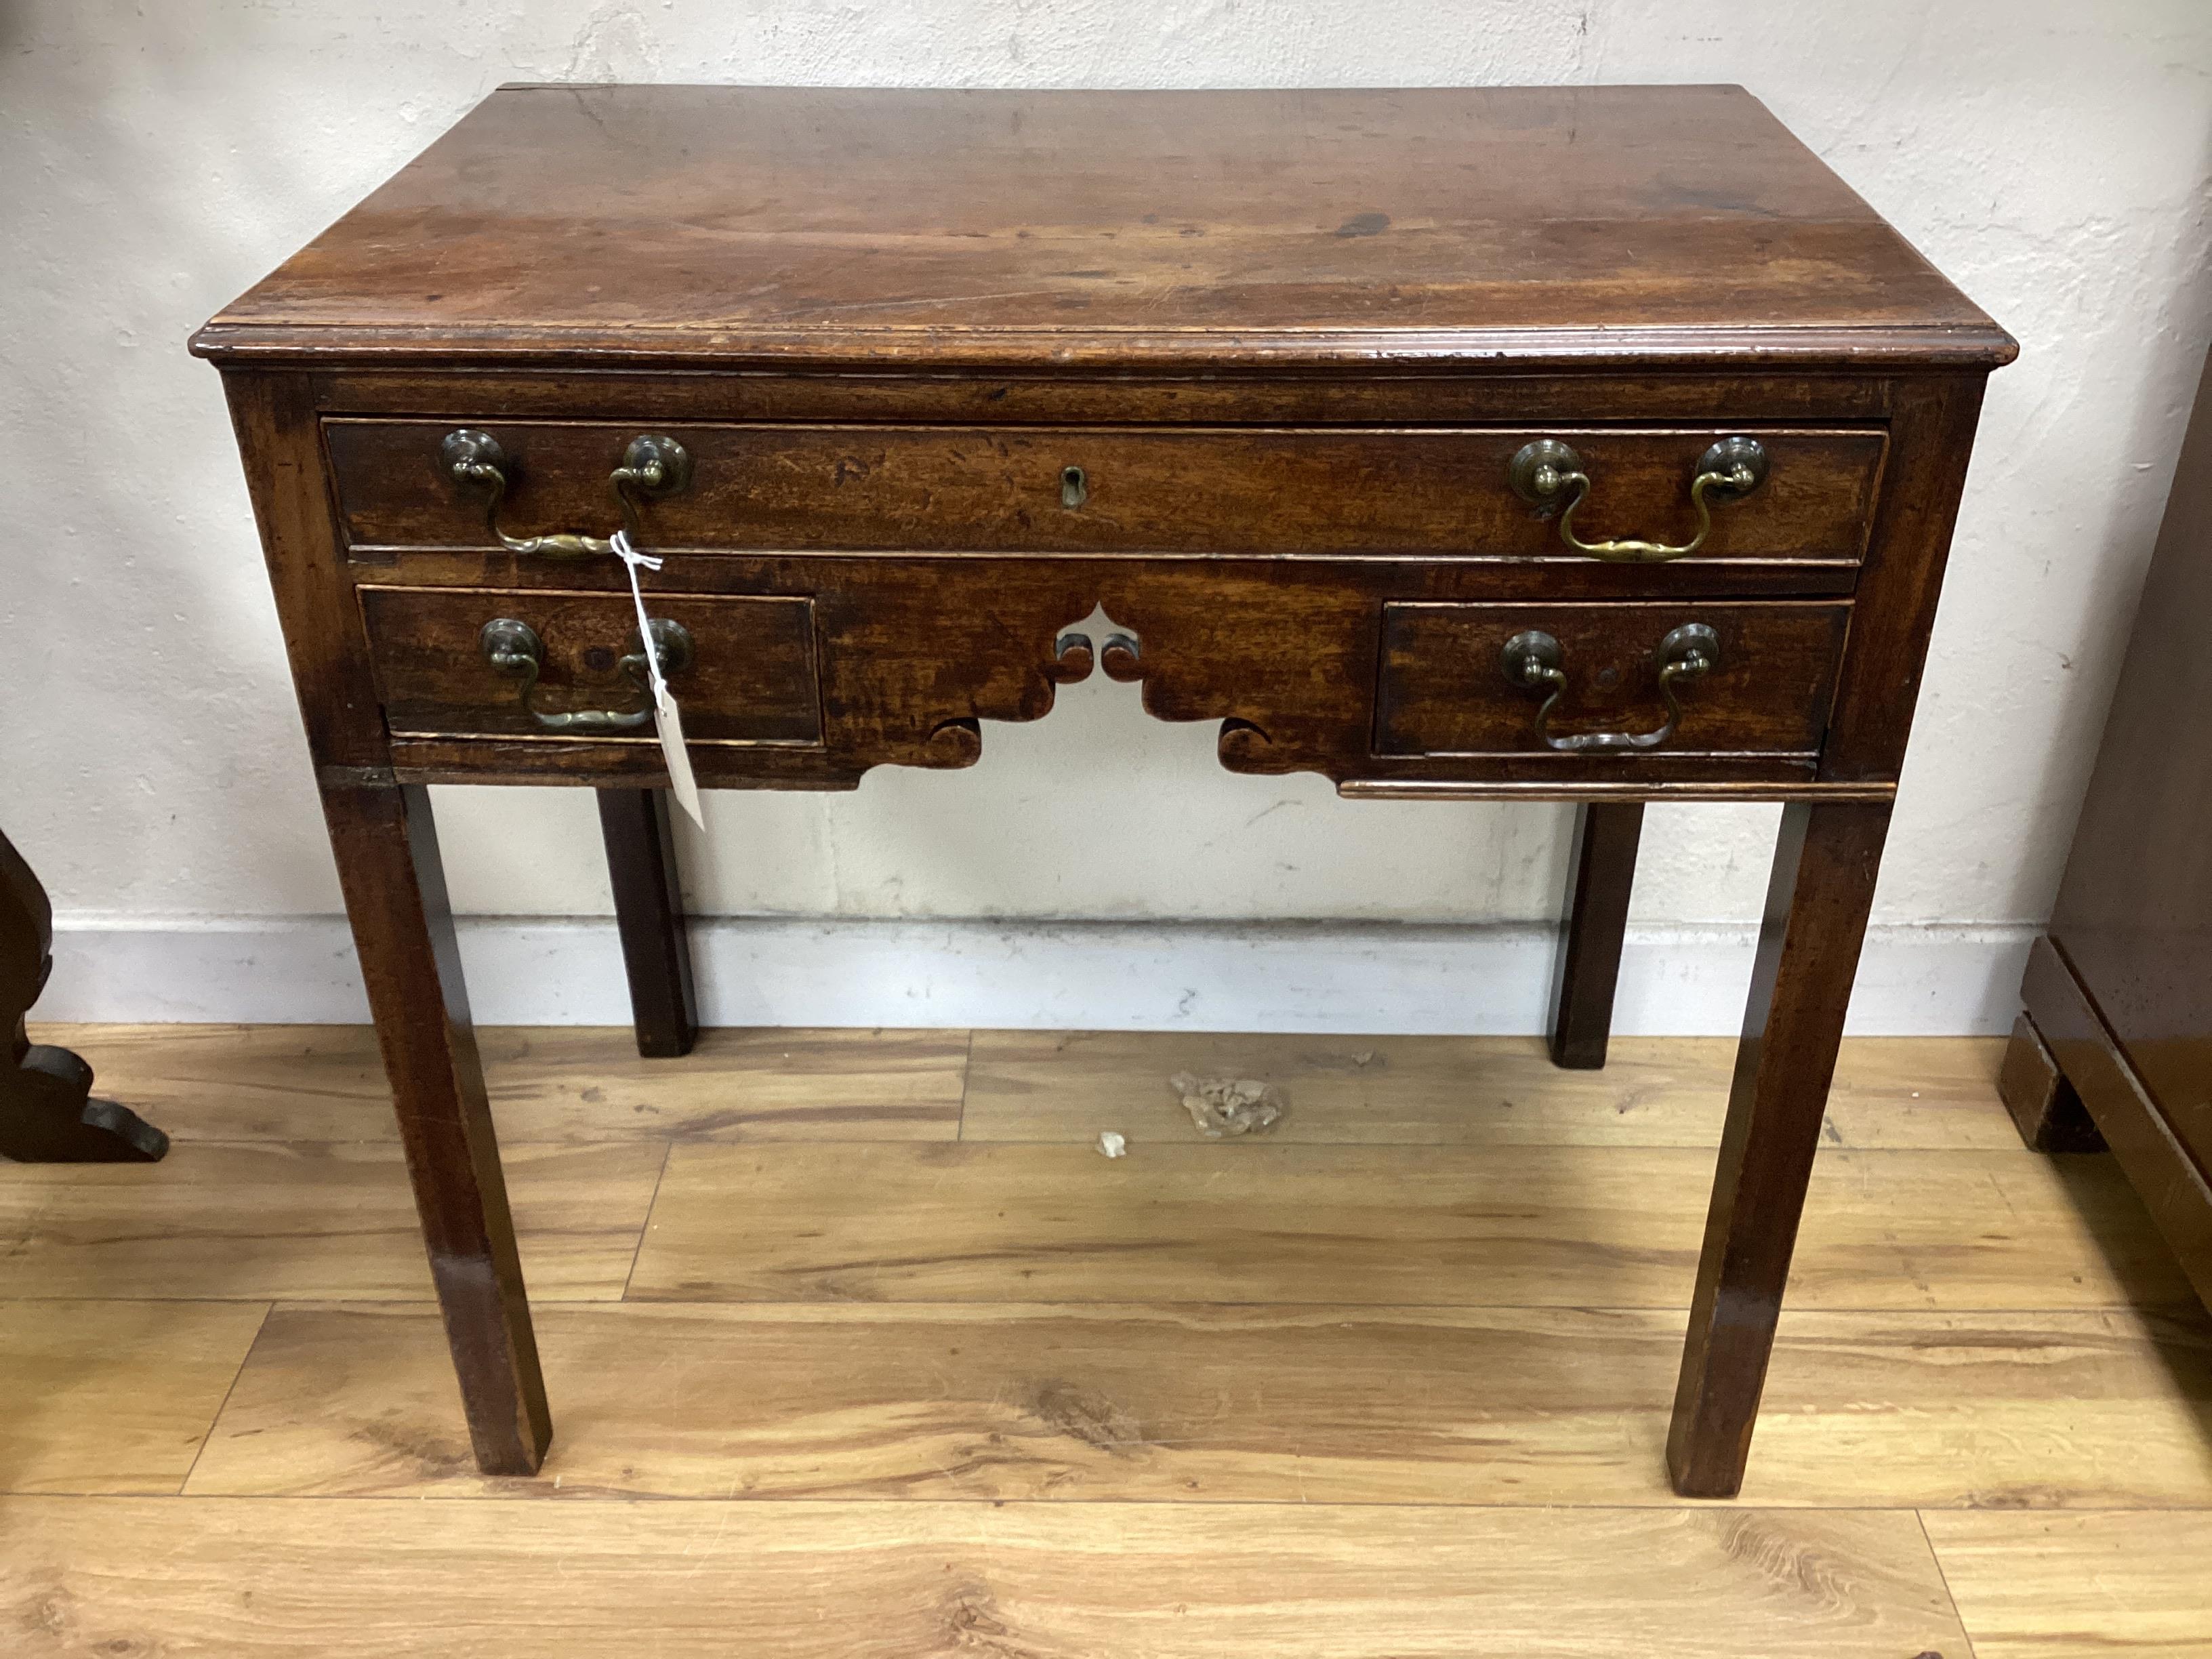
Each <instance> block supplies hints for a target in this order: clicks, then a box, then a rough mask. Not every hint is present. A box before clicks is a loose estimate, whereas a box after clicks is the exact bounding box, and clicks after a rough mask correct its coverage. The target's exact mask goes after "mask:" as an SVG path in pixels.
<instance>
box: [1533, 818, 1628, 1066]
mask: <svg viewBox="0 0 2212 1659" xmlns="http://www.w3.org/2000/svg"><path fill="white" fill-rule="evenodd" d="M1643 838H1644V803H1643V802H1641V801H1619V802H1610V803H1608V802H1601V801H1592V802H1589V803H1587V804H1586V805H1582V806H1579V807H1577V808H1576V810H1575V844H1574V850H1573V852H1572V853H1571V854H1570V862H1569V867H1568V876H1567V916H1566V922H1565V927H1562V929H1561V930H1560V939H1559V967H1558V971H1557V973H1556V975H1555V976H1554V980H1553V987H1552V1061H1553V1064H1554V1065H1557V1066H1567V1067H1570V1068H1571V1069H1572V1070H1575V1071H1585V1072H1594V1071H1596V1070H1598V1069H1599V1068H1600V1067H1601V1066H1604V1064H1605V1050H1606V1045H1607V1042H1609V1041H1610V1040H1611V1038H1612V1036H1613V991H1614V988H1615V987H1617V986H1618V985H1619V984H1620V947H1621V943H1622V940H1623V939H1624V938H1625V937H1626V933H1627V932H1628V900H1629V895H1630V894H1631V892H1632V891H1633V890H1634V888H1635V885H1636V848H1637V845H1638V842H1641V841H1642V840H1643Z"/></svg>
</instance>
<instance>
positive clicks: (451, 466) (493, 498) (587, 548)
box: [438, 427, 691, 559]
mask: <svg viewBox="0 0 2212 1659" xmlns="http://www.w3.org/2000/svg"><path fill="white" fill-rule="evenodd" d="M438 460H439V463H440V465H442V466H443V467H444V468H445V469H446V471H447V473H448V474H449V475H451V477H453V480H454V482H456V483H459V484H461V485H462V486H463V487H465V488H467V489H482V490H483V492H484V528H485V529H487V530H489V532H491V534H492V538H493V539H494V540H495V541H496V542H498V544H500V545H501V547H503V548H505V549H506V550H507V551H508V552H510V553H536V554H541V555H543V556H544V557H546V558H549V559H581V558H586V557H588V556H591V555H592V554H594V553H607V552H611V551H612V550H613V543H612V542H611V541H609V540H608V539H606V538H603V537H599V536H586V535H583V534H580V533H579V532H574V531H562V532H556V533H555V534H553V535H550V536H510V535H508V534H507V532H505V531H504V530H501V528H500V527H499V507H500V503H501V501H505V500H506V499H507V451H506V450H505V449H504V448H502V447H501V445H500V441H499V440H498V439H496V438H495V437H493V436H492V435H491V434H490V433H489V432H479V431H477V429H476V428H473V427H463V428H460V429H459V431H457V432H449V433H447V435H446V441H445V442H443V443H442V444H441V445H439V446H438ZM690 482H691V457H690V453H689V452H688V451H687V450H685V448H684V446H683V445H682V444H679V443H678V442H677V441H676V440H675V439H673V438H664V437H660V436H659V435H655V434H653V433H647V435H644V436H643V437H639V438H633V439H631V440H630V441H629V448H627V449H625V450H624V451H623V461H622V465H620V466H618V467H617V468H616V469H615V470H614V471H613V472H612V473H611V474H610V475H609V477H608V478H607V485H608V488H609V489H611V490H613V492H614V497H615V504H616V505H617V507H621V509H622V516H623V527H624V528H625V529H627V530H628V531H629V536H630V539H631V540H632V541H633V542H635V541H639V540H641V539H642V537H641V534H640V532H639V529H638V522H637V505H638V497H639V496H641V495H645V496H658V495H674V494H675V493H676V492H677V491H678V490H679V489H683V488H684V485H686V484H687V483H690Z"/></svg>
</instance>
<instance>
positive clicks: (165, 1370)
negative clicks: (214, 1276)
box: [0, 1299, 269, 1493]
mask: <svg viewBox="0 0 2212 1659" xmlns="http://www.w3.org/2000/svg"><path fill="white" fill-rule="evenodd" d="M268 1311H269V1309H268V1306H267V1304H264V1303H259V1302H122V1301H97V1302H68V1301H62V1300H59V1299H54V1300H48V1301H35V1302H0V1382H4V1389H0V1392H4V1395H5V1397H6V1400H7V1407H6V1409H5V1410H4V1411H0V1492H115V1493H124V1492H175V1491H176V1490H177V1489H178V1488H179V1486H182V1485H183V1484H184V1480H185V1474H186V1473H187V1472H188V1471H189V1470H190V1469H191V1467H192V1460H193V1459H194V1458H195V1457H197V1455H199V1451H200V1444H201V1442H202V1441H203V1440H204V1438H205V1437H206V1435H207V1431H208V1425H210V1423H212V1422H214V1420H215V1414H216V1411H217V1410H219V1409H220V1408H221V1407H222V1403H223V1397H224V1395H227V1394H228V1392H229V1391H230V1387H231V1384H232V1383H234V1381H235V1380H236V1379H237V1376H238V1371H239V1367H240V1365H241V1364H244V1363H245V1359H246V1350H247V1349H248V1348H249V1347H251V1346H252V1343H253V1340H254V1336H255V1334H256V1333H257V1332H258V1331H259V1330H260V1328H261V1322H262V1320H263V1318H264V1316H266V1315H267V1313H268Z"/></svg>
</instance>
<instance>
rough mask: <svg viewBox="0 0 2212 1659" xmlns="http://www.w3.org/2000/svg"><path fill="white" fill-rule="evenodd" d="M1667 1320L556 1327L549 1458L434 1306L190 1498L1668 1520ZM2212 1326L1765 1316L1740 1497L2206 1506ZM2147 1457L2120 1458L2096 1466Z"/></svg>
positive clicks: (604, 1320) (268, 1362) (824, 1311)
mask: <svg viewBox="0 0 2212 1659" xmlns="http://www.w3.org/2000/svg"><path fill="white" fill-rule="evenodd" d="M1682 1322H1683V1320H1682V1315H1681V1314H1680V1312H1679V1311H1675V1310H1649V1309H1647V1310H1614V1311H1593V1310H1584V1309H1545V1310H1511V1309H1468V1308H1436V1309H1428V1308H1422V1309H1409V1308H1396V1309H1380V1310H1378V1309H1372V1308H1352V1307H1320V1308H1316V1307H1284V1306H1269V1307H1220V1306H1196V1307H1169V1306H1164V1305H1161V1304H1133V1305H1125V1306H1113V1305H1099V1306H1091V1307H1069V1306H1065V1305H1060V1306H1054V1305H1048V1304H1001V1305H994V1306H990V1307H979V1306H975V1305H973V1304H967V1305H959V1304H886V1305H876V1306H870V1307H851V1306H829V1307H822V1306H804V1307H781V1308H775V1307H765V1306H757V1305H756V1306H743V1305H740V1306H729V1307H709V1306H699V1305H680V1304H660V1305H657V1304H638V1303H624V1304H619V1305H613V1306H605V1307H599V1306H592V1307H585V1306H570V1307H564V1308H559V1309H551V1310H546V1312H545V1313H544V1316H543V1317H542V1318H541V1319H540V1321H539V1326H540V1330H539V1336H540V1340H541V1342H542V1344H543V1347H544V1358H545V1367H546V1377H547V1386H548V1388H549V1389H550V1390H551V1392H552V1393H553V1394H554V1395H555V1396H556V1397H557V1398H558V1399H560V1400H561V1401H562V1402H563V1407H562V1409H563V1420H564V1421H565V1422H566V1423H567V1424H568V1429H567V1431H566V1432H565V1433H564V1435H563V1436H562V1437H561V1439H560V1440H559V1441H558V1442H556V1446H555V1449H554V1451H553V1453H552V1455H551V1456H550V1458H549V1459H548V1461H547V1463H546V1466H545V1470H544V1478H543V1479H541V1480H538V1481H536V1482H534V1483H533V1482H514V1481H506V1480H487V1479H485V1478H484V1477H483V1476H481V1475H479V1474H477V1471H476V1469H475V1467H474V1465H473V1463H472V1462H471V1459H470V1457H469V1447H468V1439H467V1436H466V1434H465V1432H464V1431H463V1429H462V1425H460V1423H459V1420H458V1419H457V1417H456V1415H455V1413H454V1412H453V1406H452V1400H453V1383H452V1379H451V1377H450V1376H449V1375H448V1373H447V1364H446V1360H445V1354H444V1345H443V1341H442V1340H441V1335H440V1333H439V1329H438V1323H437V1319H436V1316H435V1312H434V1310H430V1309H428V1308H424V1307H416V1308H407V1307H404V1306H398V1305H392V1304H383V1305H371V1304H353V1305H349V1306H318V1307H301V1308H283V1309H280V1310H278V1311H277V1312H276V1314H275V1315H274V1316H272V1317H271V1318H270V1322H269V1325H268V1328H266V1329H265V1330H264V1333H263V1334H262V1337H261V1340H260V1341H259V1342H258V1344H256V1346H255V1347H254V1351H253V1358H252V1362H251V1363H250V1364H247V1365H246V1369H245V1370H244V1372H243V1373H242V1374H241V1375H240V1378H239V1381H238V1386H237V1388H236V1389H235V1390H234V1393H233V1394H232V1395H231V1399H230V1402H229V1404H228V1407H227V1408H226V1409H225V1411H224V1413H223V1418H222V1422H221V1423H220V1424H219V1425H217V1427H216V1431H215V1434H214V1436H213V1437H212V1438H211V1439H210V1442H209V1444H208V1447H207V1449H206V1450H205V1452H204V1453H203V1454H202V1455H201V1457H200V1460H199V1462H198V1463H197V1466H196V1467H195V1468H194V1469H193V1471H192V1477H191V1485H190V1486H189V1487H188V1488H187V1490H188V1491H189V1492H192V1493H194V1494H197V1495H204V1496H213V1495H217V1494H231V1495H240V1494H243V1495H252V1496H295V1497H297V1496H309V1495H314V1496H331V1495H339V1496H350V1497H439V1498H459V1497H470V1496H475V1495H481V1494H484V1493H487V1492H489V1493H505V1494H507V1495H511V1496H529V1497H533V1498H577V1497H589V1496H592V1495H601V1496H604V1495H606V1494H609V1493H625V1494H632V1495H641V1496H659V1497H690V1498H850V1499H856V1500H857V1499H885V1498H993V1499H1030V1498H1054V1499H1060V1500H1066V1501H1077V1500H1086V1501H1087V1500H1098V1499H1109V1498H1113V1499H1143V1500H1146V1501H1152V1502H1179V1503H1181V1502H1189V1503H1240V1504H1243V1503H1272V1504H1295V1503H1306V1502H1311V1503H1322V1502H1343V1503H1362V1504H1390V1503H1430V1504H1434V1503H1444V1504H1624V1503H1634V1504H1666V1503H1671V1502H1673V1501H1674V1499H1673V1498H1671V1496H1670V1494H1669V1493H1668V1490H1667V1486H1666V1481H1665V1478H1664V1473H1663V1469H1662V1458H1661V1454H1662V1449H1663V1447H1664V1443H1665V1441H1666V1435H1667V1407H1668V1402H1669V1400H1670V1398H1671V1395H1672V1385H1673V1382H1674V1367H1675V1364H1676V1361H1677V1359H1678V1358H1679V1355H1680V1348H1681V1340H1682ZM2208 1409H2212V1331H2208V1330H2207V1328H2205V1326H2204V1324H2203V1322H2199V1321H2190V1320H2158V1321H2148V1322H2138V1321H2136V1319H2134V1318H2133V1317H2131V1316H2124V1315H2119V1314H2112V1313H2040V1312H2038V1313H2008V1314H2002V1315H1997V1314H1913V1313H1903V1314H1866V1313H1834V1314H1830V1313H1791V1314H1787V1315H1785V1316H1784V1320H1783V1324H1782V1334H1781V1336H1780V1338H1779V1340H1778V1346H1777V1352H1776V1358H1775V1363H1774V1370H1773V1373H1772V1376H1771V1382H1770V1383H1769V1387H1768V1391H1767V1405H1766V1411H1765V1417H1764V1419H1763V1421H1762V1425H1761V1427H1760V1430H1759V1456H1758V1457H1756V1458H1754V1459H1753V1462H1752V1474H1751V1477H1750V1480H1749V1482H1748V1484H1747V1486H1746V1496H1747V1499H1748V1500H1749V1501H1753V1502H1758V1503H1764V1504H1874V1505H1882V1504H1923V1505H1937V1506H1962V1505H1972V1506H1978V1507H1992V1506H2002V1507H2013V1508H2038V1509H2042V1508H2095V1507H2101V1506H2110V1505H2114V1504H2128V1505H2135V1506H2142V1507H2148V1506H2154V1505H2155V1506H2168V1507H2188V1506H2203V1505H2205V1504H2212V1445H2208V1444H2207V1442H2206V1438H2205V1436H2204V1433H2203V1425H2202V1419H2203V1414H2204V1413H2205V1412H2206V1411H2207V1410H2208ZM2120 1444H2126V1445H2129V1446H2130V1447H2131V1449H2130V1452H2129V1453H2128V1455H2126V1456H2124V1457H2116V1456H2113V1455H2112V1449H2113V1448H2114V1447H2115V1446H2116V1445H2120Z"/></svg>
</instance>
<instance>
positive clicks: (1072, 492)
mask: <svg viewBox="0 0 2212 1659" xmlns="http://www.w3.org/2000/svg"><path fill="white" fill-rule="evenodd" d="M1090 499H1091V480H1090V479H1089V478H1088V477H1085V475H1084V471H1083V469H1082V468H1081V467H1079V466H1063V467H1062V468H1060V505H1061V506H1062V507H1066V509H1067V510H1068V511H1069V512H1071V513H1073V511H1074V510H1075V509H1076V508H1077V507H1080V506H1082V505H1083V503H1084V502H1085V501H1088V500H1090Z"/></svg>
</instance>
